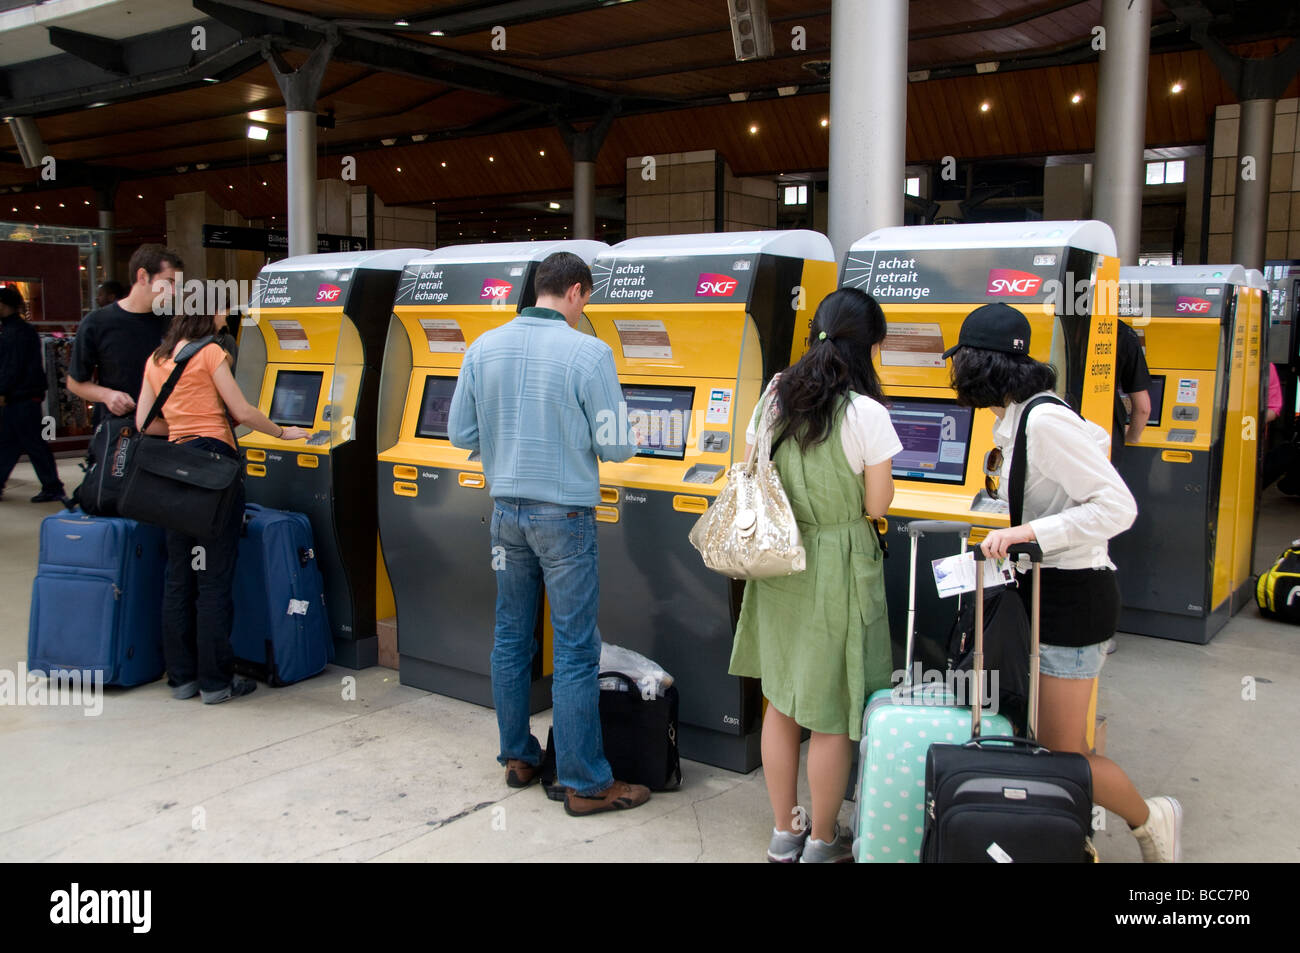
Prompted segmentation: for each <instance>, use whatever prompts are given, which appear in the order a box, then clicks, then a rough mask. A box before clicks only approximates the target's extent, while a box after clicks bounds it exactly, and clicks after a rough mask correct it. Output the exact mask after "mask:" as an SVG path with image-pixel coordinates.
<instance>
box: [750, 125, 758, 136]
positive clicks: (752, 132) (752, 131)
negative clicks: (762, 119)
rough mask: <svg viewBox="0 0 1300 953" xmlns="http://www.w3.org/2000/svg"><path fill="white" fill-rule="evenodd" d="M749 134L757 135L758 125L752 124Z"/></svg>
mask: <svg viewBox="0 0 1300 953" xmlns="http://www.w3.org/2000/svg"><path fill="white" fill-rule="evenodd" d="M749 134H750V135H751V136H754V135H757V134H758V127H757V126H750V127H749Z"/></svg>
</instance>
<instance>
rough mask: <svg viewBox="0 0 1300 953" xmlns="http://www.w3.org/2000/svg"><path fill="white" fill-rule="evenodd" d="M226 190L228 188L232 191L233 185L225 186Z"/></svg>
mask: <svg viewBox="0 0 1300 953" xmlns="http://www.w3.org/2000/svg"><path fill="white" fill-rule="evenodd" d="M226 188H228V189H233V188H234V186H233V185H227V186H226Z"/></svg>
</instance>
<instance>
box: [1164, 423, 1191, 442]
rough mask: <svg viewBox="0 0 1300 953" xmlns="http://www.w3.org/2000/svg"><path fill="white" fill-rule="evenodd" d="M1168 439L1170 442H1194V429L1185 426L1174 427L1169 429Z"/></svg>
mask: <svg viewBox="0 0 1300 953" xmlns="http://www.w3.org/2000/svg"><path fill="white" fill-rule="evenodd" d="M1169 441H1170V442H1171V443H1195V442H1196V431H1195V430H1188V429H1187V428H1185V427H1175V428H1174V429H1173V430H1170V431H1169Z"/></svg>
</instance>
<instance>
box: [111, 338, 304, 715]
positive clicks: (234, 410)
mask: <svg viewBox="0 0 1300 953" xmlns="http://www.w3.org/2000/svg"><path fill="white" fill-rule="evenodd" d="M215 329H216V328H215V324H214V322H213V319H212V317H211V316H210V315H179V316H177V317H175V318H172V323H171V327H170V328H169V329H168V331H167V334H166V336H165V337H164V338H163V340H162V344H160V345H159V346H158V350H156V351H154V353H153V355H152V357H151V358H150V359H149V360H148V361H147V362H146V363H145V368H144V382H143V384H142V386H141V389H140V399H139V400H138V401H136V409H135V421H136V426H137V427H142V426H144V422H145V418H146V417H148V416H149V411H150V410H151V409H152V408H153V404H154V401H155V400H156V399H157V396H158V392H159V391H160V390H162V387H163V384H164V382H166V380H167V378H168V377H169V376H170V375H171V372H172V370H173V368H174V367H175V366H176V365H175V362H174V361H173V360H172V358H173V357H174V356H175V355H176V354H177V353H178V352H179V351H180V350H181V349H182V348H184V347H185V345H186V344H188V343H189V342H190V341H193V340H198V339H200V338H204V337H207V336H208V335H210V334H213V333H214V331H215ZM231 417H233V418H234V420H235V422H236V423H239V424H243V425H246V426H248V427H252V428H253V429H254V430H256V431H259V432H260V433H264V434H269V435H270V436H272V437H277V438H279V439H282V440H301V439H303V438H305V437H307V436H308V432H307V431H306V430H303V429H302V428H301V427H280V426H279V425H277V424H273V423H272V422H271V421H270V420H268V419H267V417H266V415H265V414H263V413H262V412H261V411H260V410H258V409H257V408H256V407H254V406H253V405H252V404H250V403H249V402H248V401H247V400H246V399H245V398H244V395H243V394H242V393H241V392H240V390H239V385H238V384H236V383H235V378H234V375H233V374H231V372H230V362H229V359H228V357H227V355H226V352H225V351H224V350H223V349H222V347H221V345H219V344H217V343H216V342H215V341H213V342H212V343H210V344H208V345H207V346H206V347H204V348H203V349H202V350H200V351H199V352H198V353H197V354H195V355H194V356H193V357H191V358H190V359H189V363H187V364H186V365H185V370H184V371H182V372H181V376H180V378H179V379H178V380H177V382H176V389H175V390H173V391H172V393H171V396H170V397H168V398H167V402H166V403H165V404H163V409H162V416H161V417H160V418H159V419H158V420H155V421H154V422H153V423H152V424H150V425H149V430H148V432H149V433H151V434H156V435H158V436H166V437H167V438H168V439H170V440H172V441H173V442H176V443H185V444H187V445H188V446H192V447H197V448H199V449H202V450H211V451H213V452H214V453H221V454H225V455H226V456H229V457H234V458H235V459H238V458H239V451H238V449H237V444H236V443H235V435H234V434H233V433H232V432H231V430H230V418H231ZM241 480H242V476H241ZM243 515H244V494H243V489H242V483H241V488H240V493H239V499H238V500H237V501H236V504H235V506H234V507H232V508H231V515H230V522H229V523H228V524H227V525H226V526H225V527H224V528H223V529H222V531H221V532H220V533H219V534H217V535H216V536H215V537H213V538H212V539H196V538H194V537H192V536H187V535H185V534H184V533H179V532H175V531H173V530H168V531H167V588H166V590H165V593H164V595H163V654H164V656H165V658H166V660H167V681H168V683H169V684H170V685H171V686H172V695H173V696H174V697H176V698H193V697H194V696H195V695H196V694H202V696H203V701H204V703H205V704H209V705H212V704H216V703H218V702H223V701H226V700H227V699H229V698H232V697H238V696H240V695H247V694H248V693H249V692H251V691H252V690H253V689H254V688H256V687H257V685H256V683H255V682H253V681H252V680H250V679H246V678H240V677H239V676H236V675H235V669H234V663H235V656H234V653H233V652H232V651H231V648H230V622H231V618H232V616H233V614H234V603H233V602H232V600H231V588H232V586H233V584H234V579H235V553H236V549H237V547H238V545H239V527H240V523H241V522H242V520H243ZM197 547H202V555H203V559H202V561H201V562H197V561H196V560H195V552H194V551H195V549H196V548H197ZM196 565H198V566H199V567H201V568H198V569H196V568H194V567H195V566H196Z"/></svg>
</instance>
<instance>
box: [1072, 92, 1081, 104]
mask: <svg viewBox="0 0 1300 953" xmlns="http://www.w3.org/2000/svg"><path fill="white" fill-rule="evenodd" d="M1070 102H1072V103H1074V104H1075V105H1076V106H1077V105H1079V103H1081V102H1083V93H1075V94H1074V95H1073V96H1071V97H1070Z"/></svg>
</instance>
